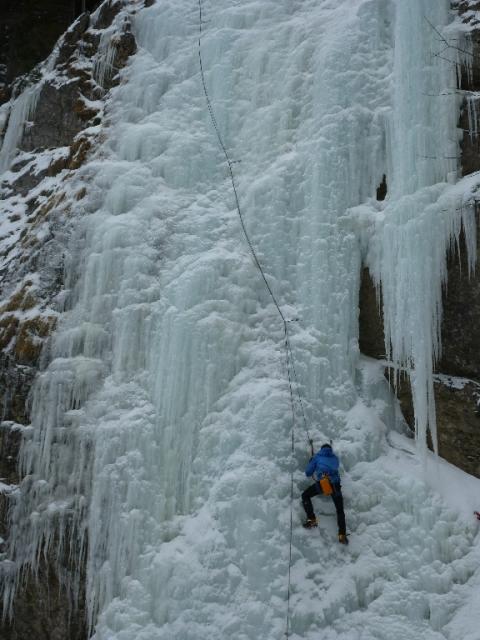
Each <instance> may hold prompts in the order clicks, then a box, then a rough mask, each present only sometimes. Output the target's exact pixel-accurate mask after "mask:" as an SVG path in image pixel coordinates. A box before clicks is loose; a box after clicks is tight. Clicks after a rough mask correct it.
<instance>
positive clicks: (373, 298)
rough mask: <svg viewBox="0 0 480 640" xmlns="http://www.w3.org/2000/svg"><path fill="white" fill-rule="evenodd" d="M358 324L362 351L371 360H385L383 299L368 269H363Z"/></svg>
mask: <svg viewBox="0 0 480 640" xmlns="http://www.w3.org/2000/svg"><path fill="white" fill-rule="evenodd" d="M358 323H359V338H358V341H359V346H360V351H361V352H362V353H363V354H365V355H366V356H370V357H371V358H379V359H383V358H385V338H384V331H383V313H382V307H381V299H380V294H379V293H378V292H377V290H376V288H375V285H374V284H373V280H372V277H371V276H370V271H369V270H368V268H367V267H364V268H363V269H362V279H361V282H360V296H359V319H358Z"/></svg>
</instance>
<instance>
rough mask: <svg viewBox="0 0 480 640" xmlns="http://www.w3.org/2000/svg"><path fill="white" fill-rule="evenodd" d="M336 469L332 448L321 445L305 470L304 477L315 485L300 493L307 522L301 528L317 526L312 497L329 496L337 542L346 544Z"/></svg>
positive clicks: (327, 445)
mask: <svg viewBox="0 0 480 640" xmlns="http://www.w3.org/2000/svg"><path fill="white" fill-rule="evenodd" d="M312 453H313V450H312ZM338 467H339V462H338V458H337V456H336V455H335V454H334V453H333V451H332V447H331V445H329V444H324V445H322V446H321V448H320V451H318V452H317V453H316V454H315V455H314V456H312V457H311V458H310V462H309V463H308V465H307V468H306V469H305V475H306V476H307V477H308V478H310V477H312V476H313V479H314V480H315V484H312V485H311V486H310V487H308V489H305V491H304V492H303V493H302V504H303V508H304V509H305V513H306V514H307V521H306V522H305V523H304V525H303V526H304V527H305V528H306V529H311V528H312V527H316V526H317V518H316V517H315V513H314V511H313V506H312V498H313V496H317V495H331V496H332V500H333V503H334V505H335V509H336V510H337V524H338V541H339V542H340V543H341V544H348V538H347V530H346V526H345V513H344V511H343V496H342V487H341V484H340V474H339V472H338Z"/></svg>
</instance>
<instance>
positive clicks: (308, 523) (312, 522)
mask: <svg viewBox="0 0 480 640" xmlns="http://www.w3.org/2000/svg"><path fill="white" fill-rule="evenodd" d="M303 526H304V527H305V529H313V528H314V527H317V526H318V522H317V519H316V518H315V517H313V518H308V519H307V521H306V522H304V523H303Z"/></svg>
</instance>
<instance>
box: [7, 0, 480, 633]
mask: <svg viewBox="0 0 480 640" xmlns="http://www.w3.org/2000/svg"><path fill="white" fill-rule="evenodd" d="M202 2H203V13H204V18H205V24H204V26H203V35H202V56H203V64H204V68H205V73H206V82H207V86H208V91H209V94H210V98H211V101H212V105H213V108H214V110H215V116H216V119H217V122H218V126H219V129H220V131H221V133H222V136H223V139H224V141H225V144H226V147H227V149H228V152H229V154H230V156H231V157H232V159H234V160H235V161H236V164H235V175H236V179H237V184H238V191H239V196H240V199H241V202H242V207H243V211H244V215H245V219H246V224H247V227H248V230H249V233H250V235H251V237H252V241H253V243H254V245H255V249H256V251H257V252H258V255H259V259H260V261H261V263H262V265H263V267H264V269H265V271H266V274H267V278H268V281H269V283H270V285H271V287H272V289H273V290H274V291H275V295H276V296H277V298H278V300H279V301H280V304H281V306H282V310H283V311H284V313H285V315H286V317H288V318H292V319H293V318H298V319H299V320H298V322H295V323H292V325H291V327H292V329H291V332H292V348H293V351H294V356H295V363H296V370H297V374H298V378H299V382H300V384H299V389H298V391H299V392H300V393H301V395H302V397H303V399H304V404H305V409H306V414H307V419H308V423H309V426H310V429H311V431H312V434H313V436H314V438H315V443H316V445H317V446H318V445H320V444H321V442H322V441H323V440H324V439H325V438H332V439H333V441H334V447H335V449H336V450H337V452H338V453H339V455H340V457H341V459H342V461H343V465H344V467H343V478H344V492H345V498H346V512H347V526H348V527H349V530H350V531H351V532H352V534H353V535H352V539H351V544H350V547H349V549H348V550H343V549H340V550H339V549H337V548H336V546H335V544H336V542H335V535H334V533H335V526H334V520H333V518H332V517H331V513H333V512H332V511H331V505H330V504H325V505H322V507H321V509H322V510H323V511H324V512H325V514H326V515H324V516H323V521H324V522H325V525H324V527H323V526H322V528H321V532H320V537H318V535H315V536H311V535H310V534H306V533H305V532H303V531H302V530H301V528H300V527H299V523H300V517H301V515H302V514H301V511H300V506H299V504H297V502H295V505H294V531H293V552H292V560H293V567H292V600H291V613H292V617H291V621H290V626H289V631H290V637H291V638H297V639H299V638H304V639H309V640H313V639H314V638H319V637H322V639H323V640H359V639H360V638H362V639H364V640H373V639H377V640H400V638H401V639H402V640H418V639H419V638H422V640H441V639H442V638H448V639H451V640H454V639H455V640H458V639H459V638H460V637H462V640H467V635H465V634H464V635H463V636H462V635H461V634H460V635H458V629H459V628H460V627H459V626H458V624H457V621H456V620H457V619H456V616H455V612H456V611H457V610H458V609H459V603H460V602H461V601H462V600H465V599H466V595H465V594H466V593H467V589H468V585H467V582H468V581H469V580H474V579H477V580H478V576H477V577H475V576H473V578H472V574H473V569H472V566H474V565H475V562H476V563H478V557H477V556H474V554H475V553H477V555H478V552H476V551H475V548H474V547H473V546H472V540H473V537H474V531H473V527H472V528H470V527H469V526H468V525H466V524H465V521H463V520H462V519H457V516H456V514H455V512H454V511H452V510H451V509H450V508H449V507H448V506H447V504H446V503H444V502H442V500H441V499H440V498H439V496H438V495H437V494H436V493H435V492H434V491H432V490H431V489H430V488H429V485H428V483H426V481H425V475H424V471H423V468H424V466H426V467H427V468H428V469H430V477H434V476H435V473H436V472H437V471H436V470H437V467H436V466H435V463H433V462H432V461H431V460H430V457H429V454H427V453H425V452H424V456H425V458H424V460H426V461H427V462H423V463H420V462H419V460H418V459H417V457H416V456H415V455H414V453H413V450H412V449H411V447H410V446H409V441H408V440H407V439H406V438H403V437H402V436H401V435H400V434H399V432H400V431H401V424H400V420H399V418H398V416H397V414H396V411H395V404H394V402H393V399H392V397H391V394H390V392H389V391H388V389H387V388H386V383H385V381H384V380H383V377H382V371H381V367H380V368H379V367H377V366H376V365H374V364H372V363H370V362H367V361H365V360H364V359H361V358H360V356H359V351H358V340H357V338H358V290H359V278H360V268H361V264H362V261H363V262H365V263H366V264H368V265H369V267H370V269H371V272H372V274H373V275H374V278H375V280H376V282H377V284H378V285H379V286H380V287H381V291H382V294H383V300H384V315H385V327H386V343H387V344H386V353H387V357H388V358H389V359H390V360H391V361H392V362H393V363H394V365H395V366H396V367H398V368H408V369H409V370H412V379H413V390H414V400H415V407H416V412H417V430H418V435H419V442H422V443H423V442H424V441H425V438H426V433H427V428H428V427H430V429H431V431H432V433H433V436H434V438H435V434H434V425H435V418H434V405H433V402H432V362H433V359H434V358H435V355H436V354H437V353H438V351H439V337H438V328H439V322H440V318H441V285H442V278H443V277H444V276H445V272H446V267H445V259H446V249H447V248H448V246H449V244H450V242H452V241H455V238H458V234H459V232H460V228H461V224H462V223H463V224H464V225H465V227H466V229H467V231H468V233H467V236H468V238H469V240H470V245H469V246H470V251H471V259H472V263H473V260H474V258H475V256H474V251H473V247H474V245H475V243H474V224H473V210H472V207H471V206H470V205H469V200H468V198H466V197H465V196H464V190H462V188H460V187H459V186H458V185H456V184H454V183H455V182H456V179H457V178H456V173H455V172H456V167H457V159H456V156H457V155H458V134H457V130H456V124H457V118H458V109H459V98H458V96H457V95H456V94H455V93H454V92H450V93H448V92H446V91H445V90H446V89H448V88H451V87H452V86H455V83H456V70H455V65H454V64H450V63H449V62H447V61H444V60H442V58H441V57H439V56H436V55H435V53H436V52H437V51H438V47H439V43H438V35H437V33H436V31H435V30H434V29H432V27H431V25H435V27H436V28H438V29H440V30H441V29H443V28H444V27H445V25H447V24H448V23H449V22H450V21H451V20H452V15H451V14H450V12H449V4H450V3H449V1H448V0H340V1H339V0H302V1H300V0H283V1H282V0H280V1H279V0H250V1H249V0H243V1H242V2H240V1H238V0H229V1H227V0H218V1H217V2H212V0H202ZM425 16H427V17H428V21H426V20H425ZM134 28H135V35H136V38H137V42H138V45H139V50H138V53H137V54H136V55H135V56H134V57H133V59H132V61H131V64H130V66H129V68H128V69H127V70H126V74H125V76H124V80H125V82H123V83H121V84H120V86H119V87H118V88H116V89H115V90H114V91H113V93H112V98H111V100H110V103H109V105H108V114H109V126H108V130H107V135H106V141H105V143H104V144H103V146H102V147H101V148H100V149H98V151H97V152H96V154H95V155H94V157H93V158H92V159H91V160H90V162H89V164H88V165H87V166H86V167H85V169H84V170H83V177H82V179H83V180H84V182H85V184H86V185H87V188H88V194H89V195H88V204H87V208H86V210H85V206H84V202H85V201H82V203H81V205H80V204H77V212H76V213H77V217H76V222H75V229H74V232H73V233H72V240H71V248H70V253H69V260H68V264H67V293H66V296H65V300H66V302H65V309H64V312H63V314H62V316H61V319H60V321H59V324H58V328H57V331H56V333H55V335H54V337H53V339H52V343H51V345H50V352H49V364H48V366H47V367H46V368H45V370H44V371H42V372H41V374H40V375H39V376H38V378H37V381H36V384H35V389H34V394H33V405H32V428H31V429H30V430H29V432H28V437H27V439H26V440H25V442H24V445H23V447H22V452H21V469H22V472H23V474H25V476H26V477H25V480H24V482H23V487H22V493H21V496H20V498H19V499H18V502H17V505H16V508H15V511H14V513H13V515H12V535H11V549H10V553H11V557H12V559H13V560H14V561H15V562H14V563H12V564H11V575H10V583H9V586H8V587H7V589H6V592H5V599H6V601H8V602H10V604H12V603H13V600H14V589H15V586H16V585H17V584H18V582H19V581H20V580H21V567H26V568H29V567H31V568H33V569H35V567H36V566H37V563H38V561H39V558H40V557H41V555H42V553H44V552H45V551H48V549H49V548H50V549H51V548H52V546H53V545H55V549H56V554H55V555H56V557H57V558H58V564H59V571H61V567H62V563H63V562H64V558H65V557H66V555H68V556H69V557H70V558H73V559H74V563H75V564H76V567H77V569H78V574H79V573H80V567H81V566H83V565H86V576H87V577H86V580H87V598H88V608H89V616H90V625H91V629H92V634H93V636H94V638H95V639H96V640H173V639H175V640H225V638H227V637H229V638H233V639H234V640H254V639H255V640H256V639H260V638H262V640H273V639H277V638H281V637H282V634H284V633H285V628H286V620H285V612H286V601H285V600H286V589H287V582H286V580H287V572H288V561H289V547H288V542H289V535H290V530H289V522H290V473H291V470H292V465H293V467H294V468H295V476H294V479H295V493H296V497H298V496H299V495H300V492H301V490H302V489H303V488H304V486H305V483H304V479H303V468H304V465H305V463H306V460H307V457H308V453H307V446H306V440H305V434H304V433H303V427H302V425H301V421H298V423H297V427H296V432H295V440H296V450H295V456H294V459H293V460H292V457H291V451H290V446H291V444H290V443H291V430H292V420H291V411H290V405H289V395H288V386H287V381H286V371H285V358H284V353H283V344H282V337H283V332H282V325H281V322H280V320H279V317H278V314H277V312H276V309H275V307H274V305H273V304H272V301H271V299H270V297H269V296H268V292H267V291H266V290H265V286H264V283H263V282H262V280H261V278H260V277H259V275H258V272H257V270H256V268H255V265H254V264H253V262H252V258H251V255H250V253H249V250H248V246H247V245H246V243H245V240H244V238H243V235H242V232H241V228H240V225H239V221H238V217H237V212H236V210H235V206H234V199H233V194H232V190H231V184H230V182H229V176H228V171H227V167H226V164H225V162H224V157H223V156H222V153H221V150H220V149H219V147H218V142H217V140H216V138H215V134H214V131H213V129H212V123H211V120H210V116H209V113H208V109H207V106H206V103H205V97H204V95H203V90H202V85H201V81H200V73H199V66H198V50H197V42H198V30H199V24H198V5H197V3H196V0H195V1H194V0H188V1H187V0H162V1H161V2H157V3H156V4H154V5H153V6H152V7H150V8H146V9H142V10H141V11H139V13H138V14H137V16H136V21H135V25H134ZM105 49H106V52H105V55H108V47H105ZM442 92H444V93H445V94H446V95H441V96H440V94H442ZM384 174H385V175H386V176H387V183H388V195H387V199H386V200H385V201H384V202H381V203H380V202H377V201H376V200H375V190H376V188H377V186H378V185H379V184H380V183H381V181H382V176H383V175H384ZM297 409H298V407H297ZM386 434H388V442H389V443H390V444H392V443H393V444H396V445H397V448H394V447H392V446H390V445H389V444H388V443H387V438H386ZM438 464H440V463H438ZM445 473H447V471H445ZM448 473H453V471H451V470H449V471H448ZM474 557H475V558H476V560H474ZM78 579H79V576H78V575H77V580H78ZM69 587H70V588H72V589H73V592H74V593H75V589H76V584H75V580H74V581H73V583H72V584H70V585H69ZM469 638H471V639H473V636H469Z"/></svg>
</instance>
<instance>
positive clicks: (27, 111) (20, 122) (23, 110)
mask: <svg viewBox="0 0 480 640" xmlns="http://www.w3.org/2000/svg"><path fill="white" fill-rule="evenodd" d="M39 92H40V86H39V85H35V86H33V87H29V88H28V89H25V91H23V93H21V94H20V95H19V96H18V97H17V98H16V99H15V100H14V101H13V104H12V106H11V109H10V115H9V120H8V125H7V130H6V132H5V136H4V138H3V144H2V147H1V149H0V172H3V171H6V170H7V169H8V167H9V166H10V164H11V162H12V160H13V158H14V157H15V154H16V152H17V148H18V145H19V143H20V141H21V139H22V136H23V131H24V128H25V124H26V123H27V121H28V120H29V119H30V118H32V117H33V114H34V113H35V108H36V103H37V99H38V95H39Z"/></svg>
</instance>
